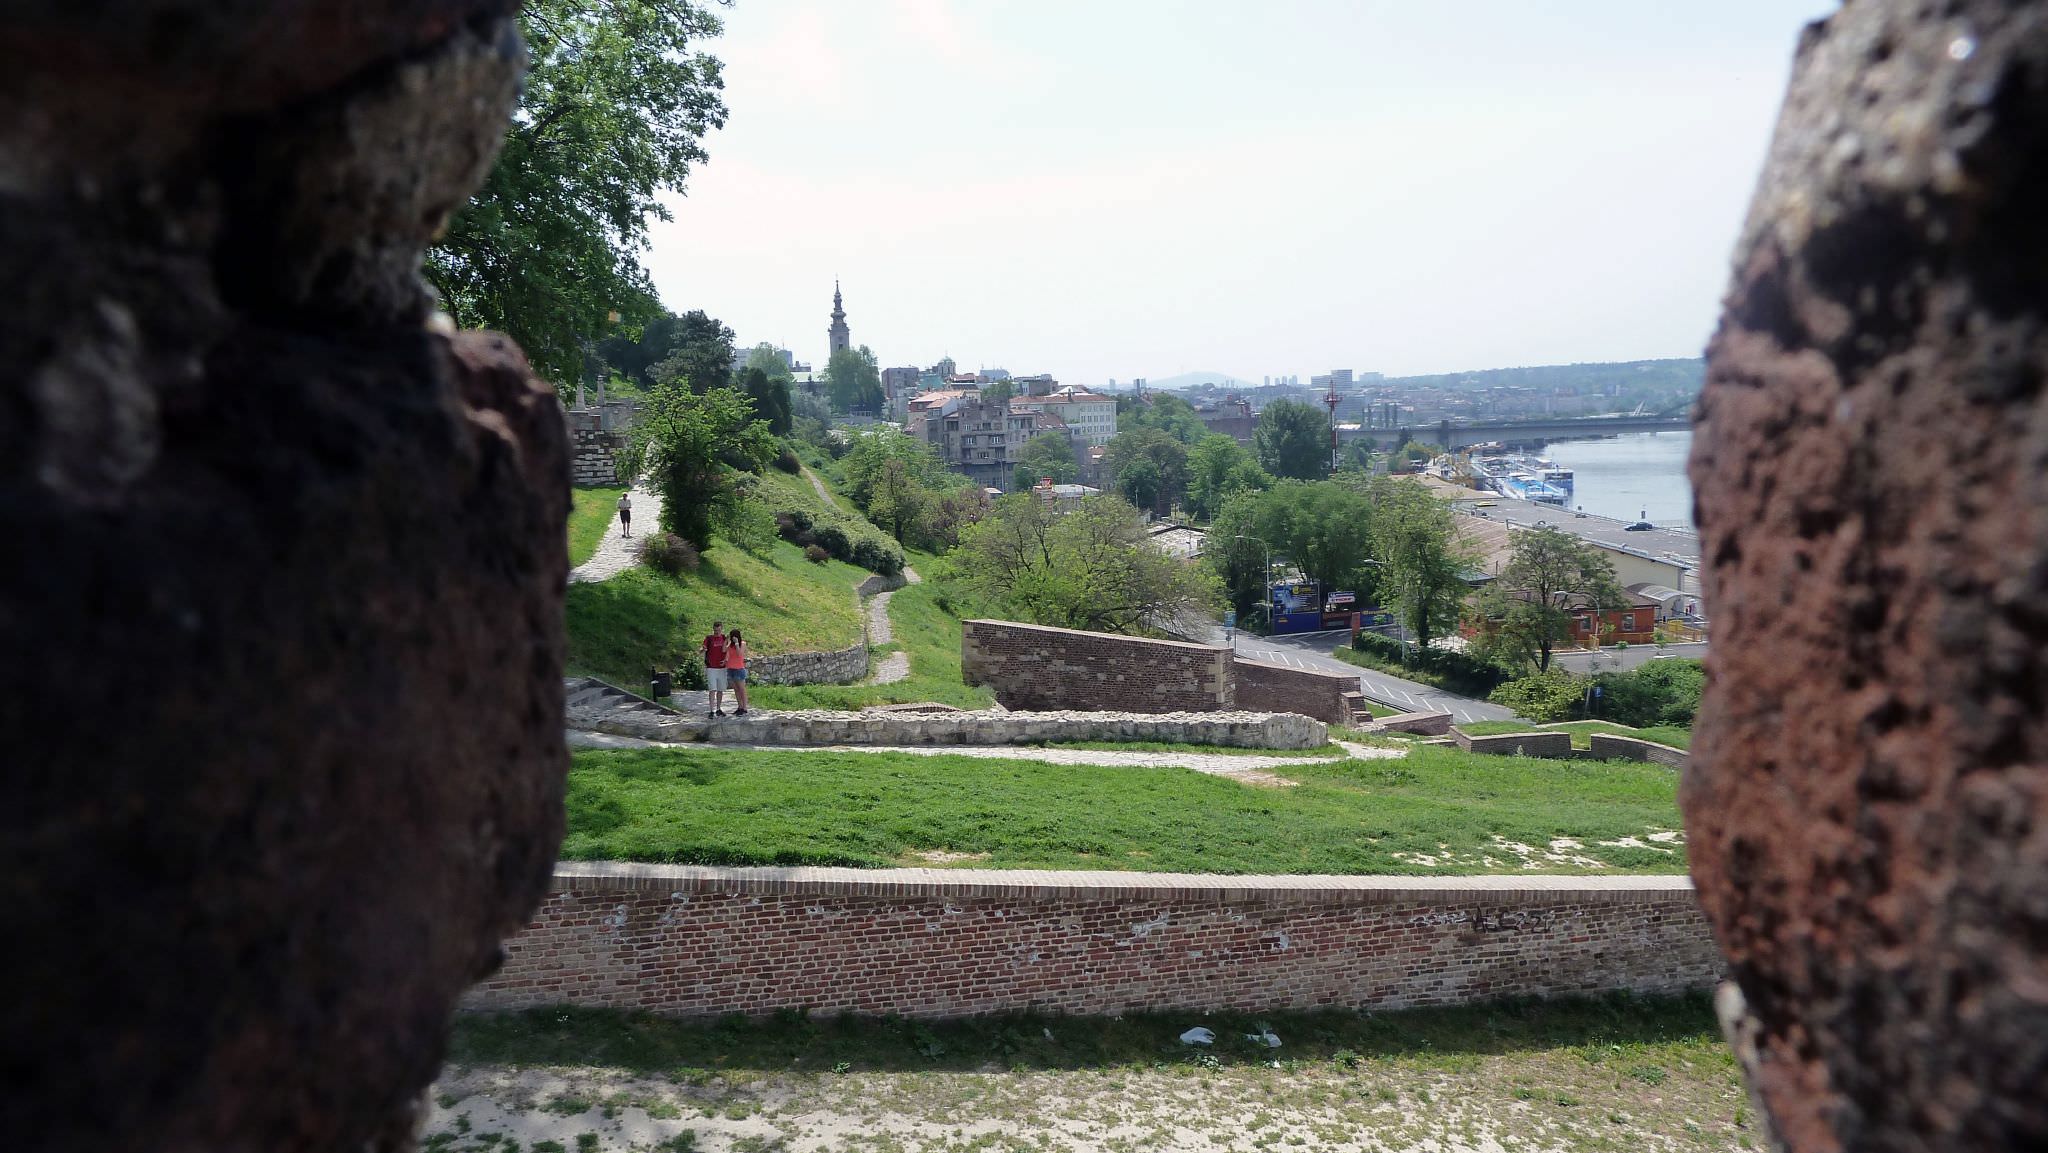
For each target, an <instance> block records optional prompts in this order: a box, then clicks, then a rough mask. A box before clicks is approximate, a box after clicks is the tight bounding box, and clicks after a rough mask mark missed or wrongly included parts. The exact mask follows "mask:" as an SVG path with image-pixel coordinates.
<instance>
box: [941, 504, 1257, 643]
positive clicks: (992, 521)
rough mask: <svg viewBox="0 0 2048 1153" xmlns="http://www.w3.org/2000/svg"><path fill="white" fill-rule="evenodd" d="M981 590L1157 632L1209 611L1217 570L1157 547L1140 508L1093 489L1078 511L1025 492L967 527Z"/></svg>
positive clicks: (1008, 606) (965, 568)
mask: <svg viewBox="0 0 2048 1153" xmlns="http://www.w3.org/2000/svg"><path fill="white" fill-rule="evenodd" d="M954 561H955V564H956V565H957V566H958V570H959V572H960V575H961V576H962V577H963V578H964V579H965V580H966V581H967V583H968V584H969V586H970V587H971V588H972V589H973V590H974V591H975V593H976V594H977V595H979V596H980V597H981V598H983V599H984V600H985V601H987V602H988V603H990V604H993V605H996V606H999V607H1000V608H1001V609H1002V611H1004V612H1008V613H1012V614H1014V615H1016V616H1017V618H1018V619H1020V620H1026V621H1030V622H1032V623H1034V624H1043V625H1054V626H1058V627H1061V628H1074V629H1088V630H1092V631H1096V632H1113V633H1128V634H1142V635H1158V634H1161V633H1169V632H1174V631H1177V627H1178V626H1180V625H1182V624H1183V623H1185V622H1192V621H1194V620H1197V619H1207V618H1208V616H1209V614H1210V613H1211V612H1213V610H1214V608H1215V605H1216V602H1217V599H1218V598H1217V588H1216V582H1215V578H1214V577H1213V576H1212V575H1210V573H1209V572H1208V570H1206V569H1204V568H1202V567H1201V566H1199V565H1190V564H1186V563H1184V562H1182V561H1179V560H1176V559H1174V558H1173V557H1170V556H1168V555H1167V554H1166V553H1164V552H1162V551H1161V550H1159V549H1158V548H1155V547H1153V545H1152V544H1151V542H1150V541H1149V540H1147V539H1146V536H1145V523H1144V520H1143V518H1142V517H1140V516H1139V514H1138V511H1137V510H1136V509H1134V508H1132V507H1131V506H1130V505H1128V504H1126V503H1124V502H1123V501H1122V500H1120V499H1118V498H1116V497H1113V496H1093V497H1089V498H1087V499H1086V500H1084V501H1082V502H1081V504H1080V507H1078V508H1076V509H1073V510H1071V511H1058V510H1055V509H1054V508H1052V507H1051V506H1050V505H1048V504H1047V502H1045V501H1042V500H1040V499H1038V498H1037V497H1034V496H1031V495H1029V494H1024V493H1019V494H1015V495H1012V496H1008V497H1004V498H1003V499H1002V500H1000V501H998V502H996V505H995V508H994V509H993V510H992V511H991V512H990V513H989V515H988V516H987V517H985V518H984V519H983V520H981V521H980V522H979V523H978V524H975V525H974V526H973V527H971V528H969V529H967V530H966V532H964V533H963V534H962V536H961V542H960V548H959V550H958V551H956V552H955V553H954Z"/></svg>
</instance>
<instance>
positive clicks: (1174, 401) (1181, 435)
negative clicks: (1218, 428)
mask: <svg viewBox="0 0 2048 1153" xmlns="http://www.w3.org/2000/svg"><path fill="white" fill-rule="evenodd" d="M1141 428H1150V429H1157V430H1158V431H1160V432H1163V433H1165V434H1166V435H1168V436H1170V437H1172V438H1173V439H1175V440H1177V441H1179V442H1180V443H1182V444H1184V445H1189V444H1193V443H1195V442H1196V441H1198V440H1200V439H1202V438H1203V437H1205V436H1207V435H1209V427H1208V426H1207V425H1205V424H1203V423H1202V418H1201V417H1200V416H1199V415H1198V414H1196V412H1195V410H1194V407H1193V406H1192V405H1190V404H1189V403H1188V402H1187V401H1185V400H1182V399H1181V398H1180V397H1177V396H1174V395H1173V394H1171V393H1165V392H1148V393H1145V394H1143V395H1142V396H1120V397H1117V399H1116V430H1117V431H1118V432H1120V433H1122V432H1129V431H1133V430H1136V429H1141Z"/></svg>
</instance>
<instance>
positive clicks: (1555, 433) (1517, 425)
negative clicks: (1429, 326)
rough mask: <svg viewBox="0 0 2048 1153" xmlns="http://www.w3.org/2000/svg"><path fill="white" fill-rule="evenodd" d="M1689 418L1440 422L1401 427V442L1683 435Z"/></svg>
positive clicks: (1463, 444)
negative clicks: (1636, 433) (1618, 435)
mask: <svg viewBox="0 0 2048 1153" xmlns="http://www.w3.org/2000/svg"><path fill="white" fill-rule="evenodd" d="M1691 428H1692V419H1691V418H1690V417H1684V416H1585V417H1559V418H1557V419H1554V420H1491V421H1464V420H1460V421H1450V420H1446V421H1442V422H1439V423H1438V424H1436V425H1435V426H1433V427H1432V426H1426V425H1425V426H1423V427H1420V428H1403V429H1401V430H1400V433H1399V435H1400V437H1401V443H1406V442H1407V441H1409V440H1411V439H1416V440H1429V441H1431V443H1434V444H1440V445H1442V446H1444V448H1445V449H1446V450H1450V449H1459V448H1467V447H1470V446H1472V445H1475V444H1485V443H1486V442H1488V441H1493V440H1498V441H1502V442H1505V443H1508V444H1515V443H1527V442H1529V441H1536V440H1541V441H1552V440H1572V439H1576V438H1579V437H1588V436H1614V435H1616V434H1618V433H1624V432H1684V431H1686V430H1689V429H1691Z"/></svg>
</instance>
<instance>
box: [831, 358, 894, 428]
mask: <svg viewBox="0 0 2048 1153" xmlns="http://www.w3.org/2000/svg"><path fill="white" fill-rule="evenodd" d="M825 390H826V395H827V396H829V397H831V399H832V411H834V412H866V413H869V414H874V415H879V414H880V413H881V411H882V370H881V369H879V368H877V367H876V366H875V354H874V353H872V352H869V351H868V346H867V345H865V344H863V345H861V346H860V347H859V348H857V349H854V348H842V349H840V350H839V351H838V352H835V353H833V354H832V359H831V360H829V361H827V362H826V364H825Z"/></svg>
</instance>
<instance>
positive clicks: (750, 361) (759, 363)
mask: <svg viewBox="0 0 2048 1153" xmlns="http://www.w3.org/2000/svg"><path fill="white" fill-rule="evenodd" d="M740 368H741V370H742V371H745V370H746V369H749V368H753V369H759V370H760V372H761V374H762V375H763V376H766V377H767V378H768V379H770V380H779V381H781V382H782V383H783V384H784V385H785V386H786V385H788V384H789V383H790V382H791V381H793V380H795V379H796V376H795V374H794V373H792V372H790V371H789V363H788V362H787V361H785V360H783V359H782V352H781V350H779V349H777V348H776V347H775V346H774V345H772V344H765V343H764V344H757V345H755V346H754V347H753V348H751V349H748V350H747V360H746V363H745V364H742V365H741V366H740Z"/></svg>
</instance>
